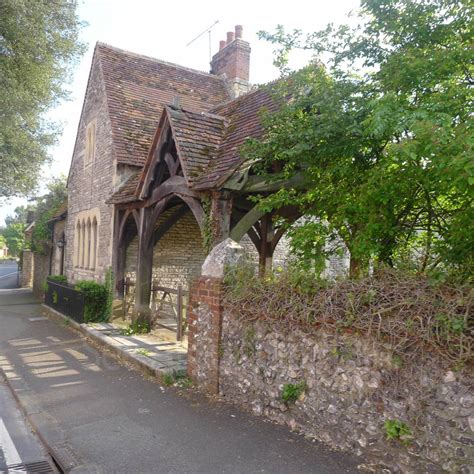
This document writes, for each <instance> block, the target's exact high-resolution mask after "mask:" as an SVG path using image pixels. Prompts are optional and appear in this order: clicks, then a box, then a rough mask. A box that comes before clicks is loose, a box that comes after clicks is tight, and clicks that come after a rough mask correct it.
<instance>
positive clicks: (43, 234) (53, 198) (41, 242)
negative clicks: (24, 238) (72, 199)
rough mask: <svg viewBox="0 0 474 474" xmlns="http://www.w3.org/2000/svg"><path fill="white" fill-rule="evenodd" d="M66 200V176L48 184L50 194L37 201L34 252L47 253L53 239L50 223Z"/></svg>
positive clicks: (33, 238) (33, 236)
mask: <svg viewBox="0 0 474 474" xmlns="http://www.w3.org/2000/svg"><path fill="white" fill-rule="evenodd" d="M66 199H67V189H66V178H65V177H64V176H61V177H59V178H53V179H52V180H51V181H50V183H49V184H48V193H47V194H45V195H44V196H41V197H40V198H38V199H37V204H36V211H35V226H34V228H33V233H32V239H31V247H32V250H33V251H36V252H44V251H45V244H48V243H49V241H50V239H51V227H50V226H49V221H50V220H51V219H52V217H53V216H54V214H55V212H56V211H57V210H58V208H59V206H60V205H61V204H62V203H63V202H64V201H65V200H66Z"/></svg>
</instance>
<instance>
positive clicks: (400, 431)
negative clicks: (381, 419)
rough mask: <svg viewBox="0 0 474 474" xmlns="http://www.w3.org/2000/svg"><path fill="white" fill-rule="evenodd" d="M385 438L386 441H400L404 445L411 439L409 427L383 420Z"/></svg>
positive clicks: (400, 422)
mask: <svg viewBox="0 0 474 474" xmlns="http://www.w3.org/2000/svg"><path fill="white" fill-rule="evenodd" d="M384 427H385V436H386V437H387V439H388V440H393V439H396V440H401V441H403V442H404V443H407V442H409V440H410V439H411V438H412V432H411V429H410V427H409V426H408V425H407V424H406V423H404V422H403V421H400V420H385V423H384Z"/></svg>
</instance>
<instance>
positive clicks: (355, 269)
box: [349, 255, 363, 280]
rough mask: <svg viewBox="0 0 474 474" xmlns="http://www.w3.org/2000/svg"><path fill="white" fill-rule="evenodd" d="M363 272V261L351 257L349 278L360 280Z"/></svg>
mask: <svg viewBox="0 0 474 474" xmlns="http://www.w3.org/2000/svg"><path fill="white" fill-rule="evenodd" d="M362 271H363V264H362V260H361V259H360V258H356V257H354V256H353V255H351V257H350V263H349V278H351V279H353V280H356V279H358V278H360V277H361V276H362Z"/></svg>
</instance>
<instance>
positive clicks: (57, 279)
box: [47, 275, 67, 284]
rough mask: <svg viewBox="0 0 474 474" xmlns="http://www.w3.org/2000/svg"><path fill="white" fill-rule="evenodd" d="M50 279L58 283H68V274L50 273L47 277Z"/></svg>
mask: <svg viewBox="0 0 474 474" xmlns="http://www.w3.org/2000/svg"><path fill="white" fill-rule="evenodd" d="M47 280H48V281H54V282H56V283H62V284H67V277H66V275H49V276H48V277H47Z"/></svg>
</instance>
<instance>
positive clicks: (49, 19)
mask: <svg viewBox="0 0 474 474" xmlns="http://www.w3.org/2000/svg"><path fill="white" fill-rule="evenodd" d="M80 26H81V23H80V21H79V20H78V17H77V15H76V2H74V1H68V0H55V1H46V0H35V1H29V0H2V2H0V110H1V111H2V113H1V114H0V197H5V196H14V195H26V194H29V193H31V191H32V190H33V189H34V188H35V186H36V183H37V179H38V175H39V171H40V168H41V165H42V164H43V163H45V162H46V161H47V160H48V159H49V158H48V154H47V148H48V146H50V145H51V144H52V143H54V141H55V138H56V136H57V133H58V127H57V126H56V125H55V124H53V123H51V122H48V121H47V120H46V118H45V112H46V111H47V110H48V109H50V108H51V107H53V106H55V105H56V104H57V103H58V102H59V101H60V100H61V99H63V98H65V97H67V91H66V90H65V89H64V86H63V84H64V82H65V81H66V80H68V79H69V78H70V74H71V67H72V65H73V64H74V62H75V61H76V60H77V59H78V57H79V56H80V54H81V53H82V51H83V50H84V48H83V45H82V44H81V43H80V42H79V40H78V33H79V29H80Z"/></svg>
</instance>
